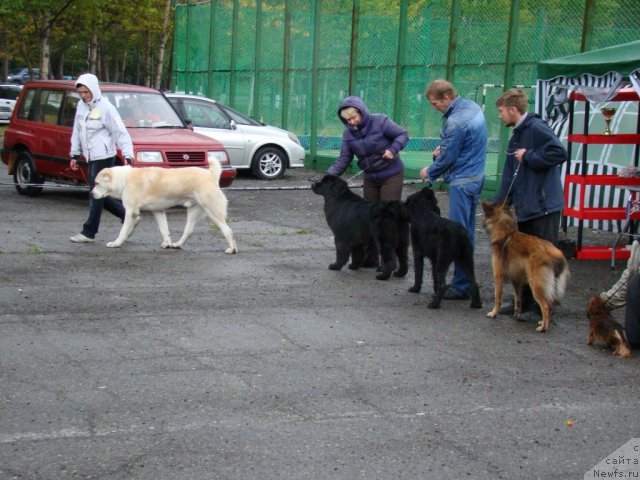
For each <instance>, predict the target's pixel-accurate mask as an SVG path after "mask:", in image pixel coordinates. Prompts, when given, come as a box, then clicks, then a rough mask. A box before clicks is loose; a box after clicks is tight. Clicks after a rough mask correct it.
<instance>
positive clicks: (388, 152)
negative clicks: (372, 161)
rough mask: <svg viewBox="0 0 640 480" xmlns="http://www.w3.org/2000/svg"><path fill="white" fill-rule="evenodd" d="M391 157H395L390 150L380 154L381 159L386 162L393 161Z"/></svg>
mask: <svg viewBox="0 0 640 480" xmlns="http://www.w3.org/2000/svg"><path fill="white" fill-rule="evenodd" d="M393 157H395V155H394V154H393V152H392V151H391V150H385V151H384V153H383V154H382V158H384V159H386V160H393Z"/></svg>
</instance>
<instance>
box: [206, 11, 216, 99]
mask: <svg viewBox="0 0 640 480" xmlns="http://www.w3.org/2000/svg"><path fill="white" fill-rule="evenodd" d="M216 4H217V2H211V6H210V12H209V65H207V72H208V73H207V96H208V97H209V98H213V68H214V66H215V63H214V61H215V57H214V55H213V52H214V51H215V48H214V46H215V43H216V42H215V32H216V28H215V25H216Z"/></svg>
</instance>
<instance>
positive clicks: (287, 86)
mask: <svg viewBox="0 0 640 480" xmlns="http://www.w3.org/2000/svg"><path fill="white" fill-rule="evenodd" d="M453 1H454V0H441V1H437V0H391V1H385V2H382V1H380V0H352V1H346V0H262V1H258V0H214V1H211V2H195V1H193V0H190V1H187V0H183V1H178V2H176V4H175V37H174V38H175V40H174V58H173V79H172V80H173V82H172V88H173V90H175V91H181V92H187V93H194V94H200V95H205V96H208V97H211V98H215V99H216V100H218V101H220V102H222V103H225V104H228V105H230V106H232V107H234V108H236V109H237V110H239V111H241V112H243V113H246V114H248V115H250V116H252V117H254V118H257V119H259V120H262V121H264V122H266V123H269V124H272V125H276V126H280V127H283V128H286V129H288V130H291V131H293V132H295V133H296V134H297V135H298V136H299V137H300V139H301V141H302V142H303V144H304V146H305V148H307V149H308V150H309V151H310V152H313V153H314V156H313V158H311V157H310V161H317V160H318V159H322V156H323V154H329V155H331V153H333V154H335V150H336V149H338V148H339V146H340V138H341V134H342V128H343V126H342V123H341V122H340V121H339V120H338V118H337V115H336V110H337V107H338V105H339V104H340V101H341V100H342V99H343V98H344V97H345V96H347V95H358V96H360V97H362V98H363V99H364V100H365V102H366V103H367V105H368V107H369V108H370V110H371V111H372V112H384V113H386V114H388V115H389V116H390V117H391V118H393V119H394V120H395V121H396V122H397V123H399V124H401V125H403V126H404V127H405V128H407V130H408V131H409V133H410V136H411V140H410V142H409V145H408V146H407V149H406V150H407V151H406V153H405V155H404V156H403V158H404V160H405V163H406V164H407V166H408V167H409V170H411V169H412V168H413V169H414V171H417V169H418V168H420V167H422V166H424V164H425V162H426V161H427V160H428V159H429V158H430V155H429V154H428V152H430V151H431V150H432V149H433V148H434V147H435V146H436V145H437V139H438V131H439V129H440V127H441V114H440V113H439V112H436V111H434V110H433V109H432V108H431V106H430V105H429V104H428V102H427V101H426V99H425V98H424V91H425V86H426V85H427V84H428V83H429V82H430V81H432V80H434V79H436V78H444V77H446V76H447V69H448V68H449V71H451V72H453V76H452V78H451V77H450V78H449V79H450V80H452V81H453V83H454V84H455V85H456V88H457V90H458V93H459V94H460V95H462V96H464V97H467V98H471V99H473V100H474V101H476V102H477V103H478V104H480V105H481V106H483V108H484V109H485V116H486V118H487V122H488V124H489V132H490V141H489V151H488V157H487V158H488V163H487V174H488V176H489V177H491V176H492V175H495V174H496V168H497V152H498V151H499V143H500V142H499V138H500V135H501V130H502V129H501V126H500V122H499V120H498V116H497V111H496V108H495V100H496V98H497V97H498V96H499V95H501V93H502V92H503V90H504V88H503V86H502V83H503V82H504V78H505V62H506V60H507V50H508V45H507V42H508V38H509V31H510V18H511V12H510V8H511V2H507V1H499V2H498V1H496V2H487V1H480V2H478V1H477V0H460V1H459V0H455V1H456V2H458V1H459V3H456V5H459V11H460V15H459V16H458V17H457V18H454V19H453V21H452V6H453V3H452V2H453ZM519 3H520V10H519V12H518V15H517V17H516V18H517V20H516V21H515V22H514V25H513V26H512V27H515V28H516V29H517V36H516V37H515V38H516V40H515V48H514V51H515V55H514V57H513V58H512V64H513V76H512V79H513V80H512V84H513V85H519V86H523V87H524V88H525V89H528V91H529V94H530V97H531V101H532V109H533V98H534V96H535V91H534V87H533V86H534V85H535V81H536V64H537V62H538V61H540V60H545V59H549V58H555V57H560V56H564V55H571V54H575V53H579V52H580V48H581V41H582V36H583V21H584V18H585V0H547V1H544V2H541V1H539V0H528V1H527V0H525V1H521V2H519ZM403 7H404V12H405V14H404V15H403ZM592 19H593V28H592V29H591V31H592V34H591V35H587V36H586V37H585V39H586V40H587V42H588V43H587V46H588V49H596V48H603V47H607V46H610V45H616V44H620V43H625V42H629V41H633V40H637V39H640V2H637V0H602V1H598V2H596V6H595V10H594V12H593V17H592ZM452 26H455V27H457V36H455V38H453V40H452V44H453V45H455V47H456V48H455V57H451V54H452V53H453V51H452V50H451V48H450V31H451V29H452ZM314 40H315V41H314ZM449 58H453V59H454V61H453V62H451V63H450V64H449V65H448V59H449ZM513 85H509V86H508V87H510V86H513ZM328 161H331V160H330V159H329V160H328Z"/></svg>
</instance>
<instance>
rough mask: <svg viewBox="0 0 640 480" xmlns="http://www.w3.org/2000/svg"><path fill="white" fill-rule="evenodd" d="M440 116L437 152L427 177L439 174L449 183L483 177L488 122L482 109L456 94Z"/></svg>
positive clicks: (456, 183) (457, 183)
mask: <svg viewBox="0 0 640 480" xmlns="http://www.w3.org/2000/svg"><path fill="white" fill-rule="evenodd" d="M443 117H444V126H443V127H442V130H440V154H439V155H438V156H437V157H436V158H435V160H434V162H433V164H432V165H431V166H429V179H430V180H432V181H434V180H437V179H438V178H439V177H441V176H442V177H443V178H444V180H445V182H447V183H448V184H450V185H460V184H463V183H468V182H474V181H478V180H482V179H483V178H484V164H485V160H486V152H487V123H486V121H485V119H484V114H483V113H482V109H481V108H480V107H479V106H478V105H476V104H475V103H474V102H473V101H471V100H468V99H466V98H462V97H460V96H458V97H456V98H455V99H454V100H453V102H451V105H449V108H447V110H446V111H445V112H444V115H443Z"/></svg>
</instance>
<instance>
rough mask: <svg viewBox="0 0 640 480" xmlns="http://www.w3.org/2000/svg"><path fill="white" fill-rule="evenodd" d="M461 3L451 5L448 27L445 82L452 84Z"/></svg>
mask: <svg viewBox="0 0 640 480" xmlns="http://www.w3.org/2000/svg"><path fill="white" fill-rule="evenodd" d="M461 3H462V1H461V0H453V2H452V4H451V24H450V25H449V48H448V51H447V80H449V81H450V82H451V83H453V80H454V76H455V69H456V49H457V48H458V25H460V13H461V11H462V5H461Z"/></svg>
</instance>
